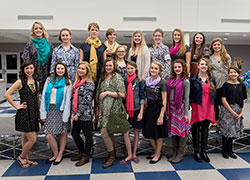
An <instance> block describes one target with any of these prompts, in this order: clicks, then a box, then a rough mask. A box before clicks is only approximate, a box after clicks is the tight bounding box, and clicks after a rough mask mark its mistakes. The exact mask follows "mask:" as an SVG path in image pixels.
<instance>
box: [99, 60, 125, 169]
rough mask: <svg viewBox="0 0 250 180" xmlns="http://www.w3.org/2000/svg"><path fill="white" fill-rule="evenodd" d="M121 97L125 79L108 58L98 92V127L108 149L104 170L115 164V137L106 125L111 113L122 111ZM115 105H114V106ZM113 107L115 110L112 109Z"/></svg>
mask: <svg viewBox="0 0 250 180" xmlns="http://www.w3.org/2000/svg"><path fill="white" fill-rule="evenodd" d="M117 93H119V95H120V97H122V98H124V97H125V86H124V81H123V78H122V77H121V76H120V75H119V74H117V73H116V67H115V61H114V60H113V59H111V58H108V59H107V60H105V62H104V66H103V70H102V73H101V78H100V81H99V84H98V89H97V92H96V99H97V103H98V109H99V111H97V112H99V121H98V127H100V128H101V135H102V138H103V140H104V143H105V145H106V147H107V151H108V158H107V159H105V160H104V161H103V168H107V167H110V166H112V165H113V164H114V162H115V156H116V155H115V144H114V135H113V134H108V132H107V130H106V125H107V123H108V120H109V115H110V112H111V111H114V112H118V111H119V110H120V109H119V107H120V105H119V104H118V103H120V101H119V100H118V94H117ZM113 103H114V105H113ZM112 107H113V109H111V108H112Z"/></svg>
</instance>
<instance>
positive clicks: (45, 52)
mask: <svg viewBox="0 0 250 180" xmlns="http://www.w3.org/2000/svg"><path fill="white" fill-rule="evenodd" d="M32 42H33V44H34V45H35V47H36V49H37V61H38V62H39V63H40V64H45V63H46V62H47V61H48V60H49V58H50V49H51V46H50V44H49V43H48V41H47V40H46V38H35V39H32Z"/></svg>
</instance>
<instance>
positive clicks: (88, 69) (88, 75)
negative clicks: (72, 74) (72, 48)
mask: <svg viewBox="0 0 250 180" xmlns="http://www.w3.org/2000/svg"><path fill="white" fill-rule="evenodd" d="M80 65H84V66H85V67H86V69H87V74H86V77H87V78H88V81H90V82H92V83H93V80H92V73H91V69H90V65H89V63H88V62H87V61H82V62H79V64H78V65H77V71H76V79H75V82H74V85H75V84H76V82H77V81H78V80H79V79H81V78H80V76H79V74H78V68H79V66H80ZM74 85H73V86H74Z"/></svg>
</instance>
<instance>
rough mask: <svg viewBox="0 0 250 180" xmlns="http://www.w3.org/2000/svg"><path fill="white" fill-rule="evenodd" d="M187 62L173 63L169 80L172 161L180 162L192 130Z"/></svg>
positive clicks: (177, 61) (176, 61) (178, 60)
mask: <svg viewBox="0 0 250 180" xmlns="http://www.w3.org/2000/svg"><path fill="white" fill-rule="evenodd" d="M187 78H188V74H187V66H186V63H185V62H184V61H183V60H182V59H177V60H175V61H174V63H173V67H172V71H171V77H170V79H169V80H168V82H167V96H168V97H167V100H168V118H169V134H170V136H171V137H172V145H173V155H172V157H171V158H169V161H170V162H173V163H178V162H180V161H181V160H182V159H183V157H184V153H185V148H186V139H187V138H186V137H187V135H188V134H189V131H190V125H189V119H188V108H189V91H190V84H189V80H188V79H187Z"/></svg>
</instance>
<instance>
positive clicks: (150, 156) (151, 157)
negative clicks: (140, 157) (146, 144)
mask: <svg viewBox="0 0 250 180" xmlns="http://www.w3.org/2000/svg"><path fill="white" fill-rule="evenodd" d="M152 155H153V154H152ZM152 155H148V156H146V159H153V158H154V156H152Z"/></svg>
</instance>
